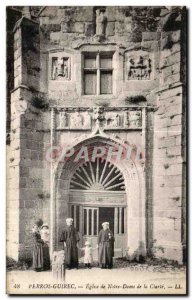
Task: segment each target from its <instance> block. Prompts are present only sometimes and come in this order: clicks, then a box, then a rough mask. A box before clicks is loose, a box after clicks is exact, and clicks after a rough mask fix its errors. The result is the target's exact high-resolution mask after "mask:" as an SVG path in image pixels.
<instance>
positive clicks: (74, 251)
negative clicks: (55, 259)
mask: <svg viewBox="0 0 192 300" xmlns="http://www.w3.org/2000/svg"><path fill="white" fill-rule="evenodd" d="M65 251H66V253H65V254H66V255H65V263H66V265H67V267H69V268H78V248H77V246H76V243H75V242H74V241H72V240H67V242H66V249H65Z"/></svg>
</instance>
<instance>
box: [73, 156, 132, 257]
mask: <svg viewBox="0 0 192 300" xmlns="http://www.w3.org/2000/svg"><path fill="white" fill-rule="evenodd" d="M69 213H70V216H71V217H72V218H73V219H74V225H75V227H76V228H77V229H78V231H79V232H80V234H81V236H82V241H83V242H84V241H85V240H87V239H89V241H91V243H92V245H93V247H95V246H96V244H97V236H98V232H99V230H100V229H101V228H102V223H103V222H105V221H107V222H109V223H110V229H111V230H112V232H113V234H114V236H115V256H118V257H122V256H123V255H125V250H126V244H127V230H126V228H127V199H126V192H125V181H124V177H123V174H122V173H121V171H120V170H119V169H118V168H117V167H116V166H115V165H114V164H112V163H111V162H109V161H107V160H104V159H101V158H97V159H96V160H95V161H94V162H93V161H89V162H84V163H83V164H81V165H79V166H78V167H77V168H76V170H75V172H74V173H73V175H72V177H71V180H70V188H69Z"/></svg>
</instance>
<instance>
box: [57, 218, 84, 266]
mask: <svg viewBox="0 0 192 300" xmlns="http://www.w3.org/2000/svg"><path fill="white" fill-rule="evenodd" d="M66 224H67V227H66V228H65V229H64V230H63V231H62V234H61V237H60V242H63V249H64V250H65V263H66V266H67V268H68V269H72V268H78V242H79V240H80V238H79V234H78V232H77V230H76V229H75V228H74V227H73V219H71V218H68V219H66Z"/></svg>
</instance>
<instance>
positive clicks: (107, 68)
mask: <svg viewBox="0 0 192 300" xmlns="http://www.w3.org/2000/svg"><path fill="white" fill-rule="evenodd" d="M83 94H84V95H109V94H113V53H112V52H97V53H96V52H85V53H84V61H83Z"/></svg>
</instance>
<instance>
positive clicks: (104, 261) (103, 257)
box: [98, 222, 114, 269]
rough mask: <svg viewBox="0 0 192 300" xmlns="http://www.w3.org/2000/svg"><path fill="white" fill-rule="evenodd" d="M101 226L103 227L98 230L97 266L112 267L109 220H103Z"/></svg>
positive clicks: (112, 244) (112, 251) (112, 246)
mask: <svg viewBox="0 0 192 300" xmlns="http://www.w3.org/2000/svg"><path fill="white" fill-rule="evenodd" d="M102 226H103V229H101V230H100V232H99V236H98V247H99V266H100V267H101V268H102V269H106V268H108V269H112V267H113V256H114V237H113V234H112V232H111V230H110V229H109V222H104V223H103V224H102Z"/></svg>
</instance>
